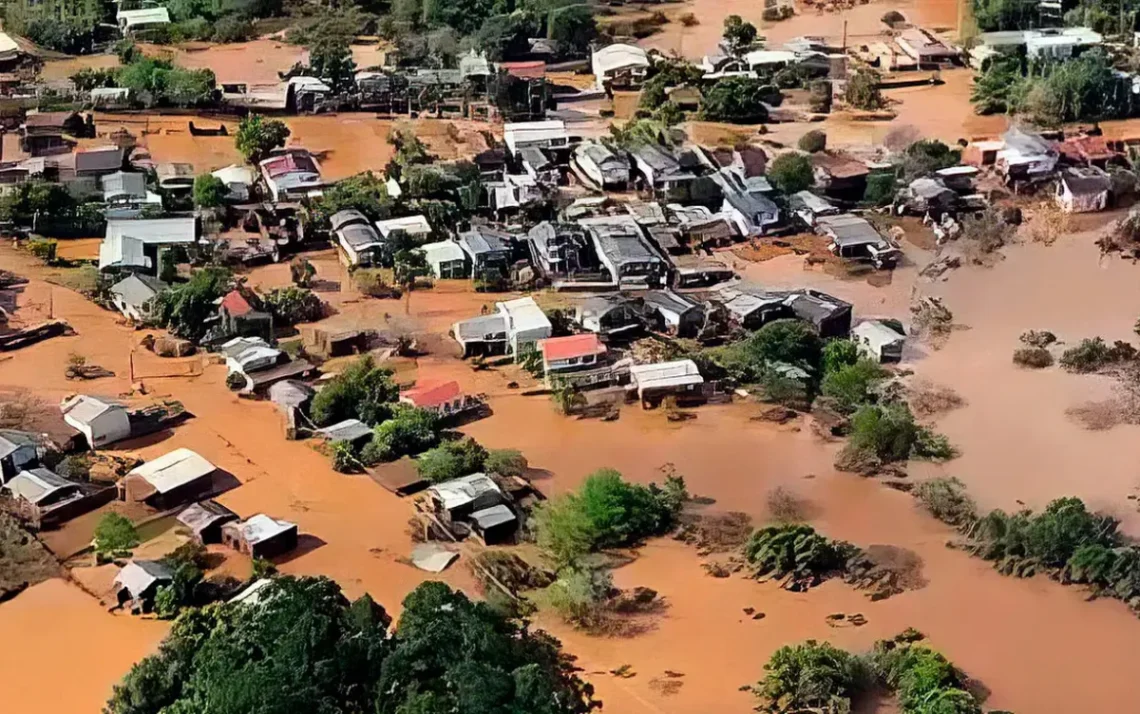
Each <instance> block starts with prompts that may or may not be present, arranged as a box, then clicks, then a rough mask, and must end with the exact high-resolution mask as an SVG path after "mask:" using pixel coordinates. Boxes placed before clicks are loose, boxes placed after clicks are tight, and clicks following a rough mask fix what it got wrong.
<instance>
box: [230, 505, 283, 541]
mask: <svg viewBox="0 0 1140 714" xmlns="http://www.w3.org/2000/svg"><path fill="white" fill-rule="evenodd" d="M237 529H238V531H239V532H240V533H241V537H242V539H243V540H245V542H246V543H249V544H250V545H257V544H258V543H263V542H265V541H267V540H270V539H272V538H276V537H277V536H279V535H282V534H284V533H288V532H289V531H295V530H297V524H296V523H290V522H289V521H279V520H277V519H275V518H270V517H269V516H267V515H265V514H264V513H258V514H257V515H255V516H250V517H249V518H248V519H246V520H245V521H242V522H241V523H239V524H237Z"/></svg>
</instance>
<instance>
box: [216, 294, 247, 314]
mask: <svg viewBox="0 0 1140 714" xmlns="http://www.w3.org/2000/svg"><path fill="white" fill-rule="evenodd" d="M222 307H223V308H225V311H226V312H228V313H229V314H230V315H232V316H234V317H237V316H238V315H245V314H246V313H250V312H253V306H252V305H250V304H249V301H248V300H246V299H245V297H244V296H243V295H242V294H241V293H239V292H238V291H237V290H231V291H229V292H228V293H227V294H226V296H225V297H224V298H222Z"/></svg>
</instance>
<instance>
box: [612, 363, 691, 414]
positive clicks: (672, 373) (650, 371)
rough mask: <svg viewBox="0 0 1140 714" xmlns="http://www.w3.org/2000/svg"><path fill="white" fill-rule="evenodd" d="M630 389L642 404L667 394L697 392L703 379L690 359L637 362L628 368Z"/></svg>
mask: <svg viewBox="0 0 1140 714" xmlns="http://www.w3.org/2000/svg"><path fill="white" fill-rule="evenodd" d="M629 380H630V381H629V387H628V389H629V390H630V391H634V392H636V393H637V398H638V399H639V400H641V402H642V403H643V404H644V403H646V402H649V401H653V400H654V399H659V398H661V397H664V396H665V395H668V394H677V395H686V394H694V393H699V391H700V389H701V385H703V384H704V382H705V379H704V377H702V376H701V372H700V370H699V369H697V363H696V362H694V361H693V360H691V359H681V360H675V361H673V362H657V363H655V364H638V365H633V366H632V367H630V368H629Z"/></svg>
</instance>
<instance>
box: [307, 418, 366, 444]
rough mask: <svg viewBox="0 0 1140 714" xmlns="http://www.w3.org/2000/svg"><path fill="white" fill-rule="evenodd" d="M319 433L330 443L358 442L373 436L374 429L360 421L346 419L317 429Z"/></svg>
mask: <svg viewBox="0 0 1140 714" xmlns="http://www.w3.org/2000/svg"><path fill="white" fill-rule="evenodd" d="M317 433H318V434H320V435H321V436H323V437H324V438H326V439H328V440H329V441H356V440H357V439H364V438H367V437H370V436H372V428H371V427H369V426H368V425H367V424H365V423H364V422H362V421H360V420H359V419H345V420H344V421H340V422H337V423H336V424H333V425H332V426H326V427H325V428H323V429H317Z"/></svg>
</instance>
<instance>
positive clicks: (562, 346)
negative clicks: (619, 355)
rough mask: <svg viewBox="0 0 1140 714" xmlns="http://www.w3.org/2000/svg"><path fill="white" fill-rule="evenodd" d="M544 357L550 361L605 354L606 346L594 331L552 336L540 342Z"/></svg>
mask: <svg viewBox="0 0 1140 714" xmlns="http://www.w3.org/2000/svg"><path fill="white" fill-rule="evenodd" d="M539 349H541V350H542V355H543V357H545V358H546V360H547V361H548V362H553V361H555V360H563V359H570V358H571V357H587V356H589V355H600V354H605V351H606V346H605V345H603V344H602V341H601V340H599V339H598V336H597V335H595V334H594V333H592V332H587V333H585V334H582V335H571V336H569V337H551V338H548V339H545V340H543V341H542V342H540V343H539Z"/></svg>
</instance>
